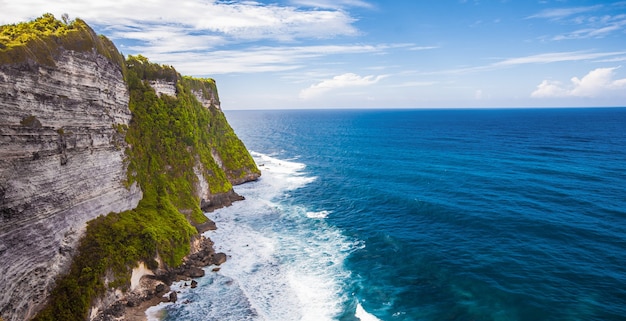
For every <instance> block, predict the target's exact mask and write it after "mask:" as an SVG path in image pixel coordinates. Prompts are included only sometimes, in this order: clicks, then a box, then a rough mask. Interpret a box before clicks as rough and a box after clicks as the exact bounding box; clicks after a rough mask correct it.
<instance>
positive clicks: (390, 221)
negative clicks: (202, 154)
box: [148, 108, 626, 321]
mask: <svg viewBox="0 0 626 321" xmlns="http://www.w3.org/2000/svg"><path fill="white" fill-rule="evenodd" d="M226 116H227V119H228V121H229V123H230V124H231V125H232V127H233V128H234V129H235V132H236V133H237V135H238V136H239V137H240V138H241V139H242V140H243V142H244V143H245V144H246V146H247V147H248V149H249V150H250V151H252V153H253V156H254V157H255V160H256V161H257V164H258V165H259V166H260V169H261V170H262V172H263V176H262V177H261V179H260V180H259V181H257V182H254V183H248V184H244V185H241V186H238V187H236V191H237V192H238V193H240V194H241V195H243V196H245V197H246V200H245V201H241V202H237V203H236V204H235V205H233V206H231V207H229V208H225V209H221V210H218V211H216V212H213V213H207V215H208V216H209V217H210V218H211V219H213V220H214V221H216V223H217V226H218V230H216V231H210V232H207V233H206V235H207V236H208V237H210V238H211V239H213V241H214V242H215V246H216V248H217V250H218V251H223V252H225V253H227V254H228V255H229V258H228V261H227V262H226V263H225V264H223V265H222V266H221V269H220V270H219V271H218V272H210V269H212V267H210V268H208V269H207V276H205V277H203V278H201V279H199V286H198V287H197V288H195V289H190V288H189V287H187V286H185V284H184V283H180V284H177V285H176V286H175V289H177V290H179V291H180V294H179V301H178V302H177V303H176V304H164V305H161V306H159V307H156V308H151V309H150V310H149V311H148V312H149V314H150V315H151V318H156V317H157V316H158V317H160V318H163V319H165V320H222V321H223V320H232V321H241V320H266V321H282V320H285V321H290V320H311V321H323V320H346V321H347V320H351V321H354V320H361V321H370V320H384V321H388V320H389V321H391V320H425V321H426V320H468V321H469V320H502V321H504V320H519V321H522V320H524V321H537V320H558V321H566V320H626V108H590V109H500V110H491V109H486V110H463V109H459V110H304V111H303V110H299V111H295V110H292V111H283V110H281V111H278V110H276V111H226Z"/></svg>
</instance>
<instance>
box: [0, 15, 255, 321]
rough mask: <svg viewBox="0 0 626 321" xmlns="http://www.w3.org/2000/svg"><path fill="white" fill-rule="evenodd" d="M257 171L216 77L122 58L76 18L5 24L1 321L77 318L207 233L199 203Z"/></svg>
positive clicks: (1, 47) (216, 201) (0, 72)
mask: <svg viewBox="0 0 626 321" xmlns="http://www.w3.org/2000/svg"><path fill="white" fill-rule="evenodd" d="M259 175H260V172H259V170H258V169H257V168H256V166H255V165H254V162H253V161H252V159H251V157H250V155H249V154H248V152H247V151H246V149H245V147H244V146H243V144H242V143H241V141H239V139H238V138H237V137H236V136H235V134H234V133H233V131H232V129H231V128H230V126H229V125H228V123H227V122H226V119H225V118H224V115H223V113H222V112H221V110H220V105H219V98H218V95H217V90H216V88H215V82H214V81H213V80H211V79H194V78H189V77H182V76H181V75H179V74H178V73H177V72H176V71H175V70H174V69H173V68H172V67H169V66H160V65H157V64H152V63H150V62H149V61H147V59H145V58H144V57H141V56H139V57H129V58H128V60H125V59H124V58H123V57H122V56H121V55H120V54H119V52H118V51H117V49H116V48H115V47H114V45H113V44H112V43H111V42H110V41H109V40H108V39H106V38H104V37H102V36H97V35H95V34H94V32H93V30H92V29H91V28H89V26H87V25H86V24H85V23H84V22H83V21H80V20H76V21H73V22H71V23H63V22H60V21H58V20H56V19H54V17H52V16H51V15H44V16H43V17H41V18H39V19H37V20H35V21H33V22H29V23H22V24H18V25H12V26H3V27H1V29H0V293H3V295H2V296H0V316H1V317H2V318H3V319H4V320H25V319H30V318H32V317H33V316H34V315H35V314H36V313H38V312H39V311H40V310H41V309H42V308H43V307H44V306H46V308H45V309H44V310H43V312H42V314H41V315H40V317H39V318H41V319H55V318H56V319H58V318H59V317H61V316H63V319H66V320H71V319H85V318H86V317H87V311H88V308H89V306H90V305H91V304H93V302H94V300H96V299H97V297H98V296H101V295H103V293H104V292H105V291H106V289H107V288H111V287H118V288H121V289H125V288H127V287H128V285H129V284H130V271H131V269H132V267H133V266H135V265H137V264H138V262H140V261H143V262H146V263H147V265H148V266H149V267H151V268H153V269H155V268H168V267H173V266H176V265H177V264H180V262H181V260H182V257H183V256H185V255H186V254H187V253H189V248H190V245H189V243H190V242H191V241H192V239H193V238H194V237H195V235H196V234H197V232H198V230H202V229H203V228H204V226H206V225H207V224H209V222H207V219H206V217H205V216H204V215H203V214H202V210H201V206H202V208H203V209H205V210H210V209H212V208H216V207H220V206H224V205H228V204H229V203H230V202H232V201H234V200H237V199H239V197H238V195H236V194H235V193H234V192H233V190H232V184H239V183H242V182H245V181H249V180H255V179H257V178H258V177H259ZM72 300H73V301H72ZM64 301H69V302H70V303H68V302H66V303H65V305H68V304H69V305H71V306H65V307H64V306H63V304H62V302H64ZM70 310H71V312H68V311H70Z"/></svg>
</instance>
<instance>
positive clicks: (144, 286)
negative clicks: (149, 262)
mask: <svg viewBox="0 0 626 321" xmlns="http://www.w3.org/2000/svg"><path fill="white" fill-rule="evenodd" d="M193 245H194V246H192V253H191V254H189V255H188V256H186V257H185V258H184V259H183V264H181V265H180V266H179V267H176V268H173V269H167V270H164V269H160V270H157V271H154V272H155V274H154V275H150V274H146V275H143V276H141V279H140V280H139V284H138V286H137V287H136V288H135V289H133V290H130V291H128V292H126V293H123V294H121V293H119V292H118V294H117V295H116V299H115V301H114V302H113V304H111V305H109V306H108V307H107V308H106V309H104V310H102V311H100V312H98V313H97V314H96V315H95V316H92V317H91V318H90V320H93V321H146V320H147V316H146V310H147V309H148V308H150V307H152V306H155V305H158V304H159V303H161V302H176V301H177V299H178V295H177V292H175V291H171V289H170V286H171V285H172V283H173V282H178V281H184V282H185V286H190V287H191V288H195V287H196V285H197V282H196V281H195V280H194V278H199V277H202V276H204V275H205V271H204V269H203V268H204V267H207V266H210V265H215V266H216V267H215V268H213V269H212V272H217V271H219V265H221V264H222V263H224V262H226V254H224V253H216V252H215V249H214V248H213V241H211V239H209V238H206V237H204V236H202V235H199V237H198V238H197V239H196V241H195V242H194V244H193ZM168 293H169V294H168Z"/></svg>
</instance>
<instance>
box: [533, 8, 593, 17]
mask: <svg viewBox="0 0 626 321" xmlns="http://www.w3.org/2000/svg"><path fill="white" fill-rule="evenodd" d="M601 7H602V6H601V5H595V6H588V7H574V8H551V9H545V10H542V11H541V12H539V13H536V14H534V15H532V16H529V17H527V19H531V18H547V19H562V18H565V17H569V16H571V15H575V14H579V13H583V12H589V11H594V10H597V9H600V8H601Z"/></svg>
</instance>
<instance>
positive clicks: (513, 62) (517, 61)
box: [421, 51, 626, 75]
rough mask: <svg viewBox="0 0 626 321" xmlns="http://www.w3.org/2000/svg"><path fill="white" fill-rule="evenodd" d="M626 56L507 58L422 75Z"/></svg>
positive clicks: (572, 53) (568, 53) (570, 54)
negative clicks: (486, 63) (485, 63)
mask: <svg viewBox="0 0 626 321" xmlns="http://www.w3.org/2000/svg"><path fill="white" fill-rule="evenodd" d="M624 54H626V51H609V52H586V51H566V52H549V53H543V54H537V55H530V56H523V57H515V58H507V59H503V60H500V61H498V62H494V63H492V64H489V65H482V66H474V67H465V68H457V69H447V70H440V71H434V72H422V73H421V74H422V75H438V74H444V75H445V74H465V73H473V72H483V71H489V70H497V69H502V68H509V67H514V66H518V65H528V64H547V63H555V62H566V61H585V60H593V59H600V58H604V57H611V56H620V55H624Z"/></svg>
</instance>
